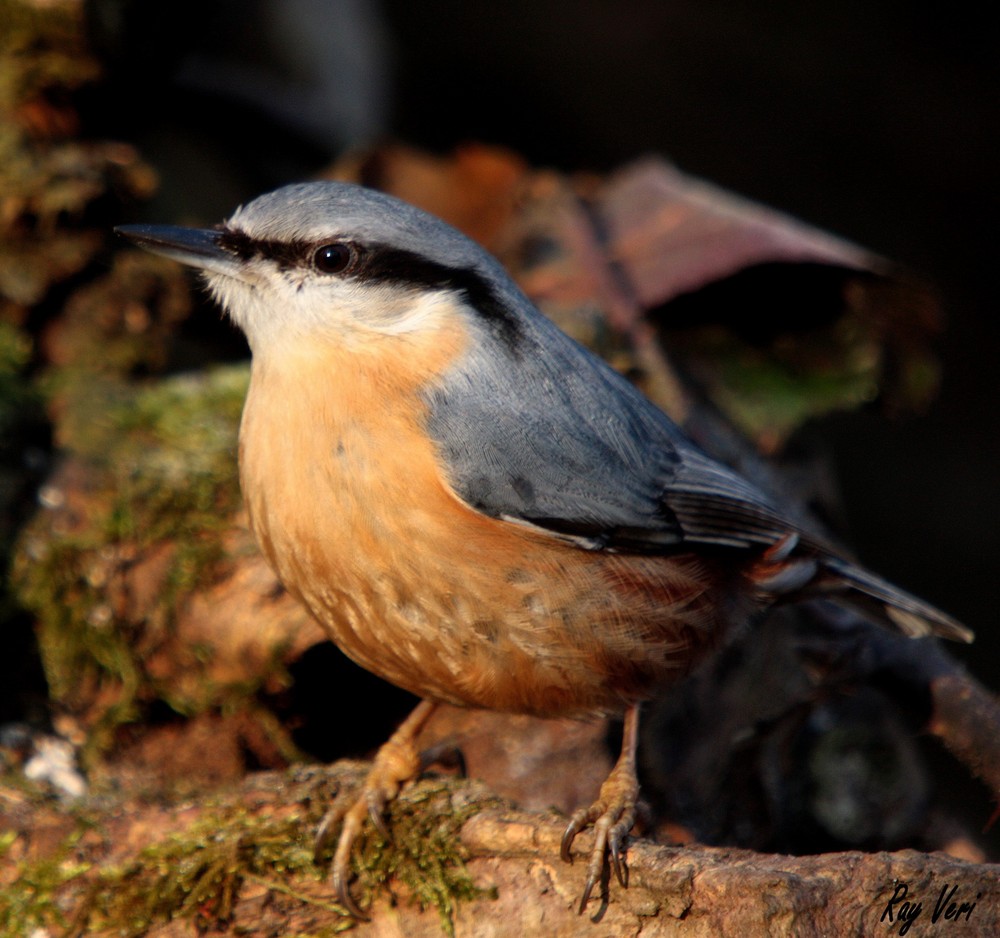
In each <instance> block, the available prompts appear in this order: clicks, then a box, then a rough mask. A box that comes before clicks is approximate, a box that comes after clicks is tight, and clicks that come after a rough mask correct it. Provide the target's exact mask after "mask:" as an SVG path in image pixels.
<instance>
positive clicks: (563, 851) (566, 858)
mask: <svg viewBox="0 0 1000 938" xmlns="http://www.w3.org/2000/svg"><path fill="white" fill-rule="evenodd" d="M589 823H590V811H589V810H588V809H586V808H581V809H580V810H579V811H577V812H576V813H575V814H574V815H573V817H572V818H570V822H569V824H567V825H566V831H565V833H564V834H563V836H562V843H561V844H560V845H559V856H560V857H561V858H562V861H563V863H572V862H573V854H572V853H571V852H570V851H571V850H572V847H573V841H574V840H576V835H577V834H579V833H580V831H582V830H583V829H584V828H585V827H586V826H587V825H588V824H589Z"/></svg>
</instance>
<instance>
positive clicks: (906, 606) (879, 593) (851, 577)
mask: <svg viewBox="0 0 1000 938" xmlns="http://www.w3.org/2000/svg"><path fill="white" fill-rule="evenodd" d="M822 564H823V567H824V569H825V570H827V571H829V573H831V574H833V575H834V577H835V578H836V580H837V581H839V582H838V586H839V587H840V588H841V589H843V587H844V586H846V587H847V588H848V593H847V594H846V595H844V599H846V600H848V601H851V599H852V598H854V599H855V600H861V601H860V602H858V605H860V606H863V607H866V608H867V607H869V606H870V603H865V602H864V600H865V599H868V600H875V601H876V606H877V611H878V612H880V613H881V616H880V617H881V618H883V619H885V620H886V621H887V622H888V624H890V625H893V626H895V627H896V628H897V629H899V630H900V631H901V632H902V633H903V634H904V635H908V636H910V637H911V638H923V637H925V636H927V635H938V636H940V637H941V638H947V639H951V640H952V641H957V642H971V641H972V640H973V638H974V637H975V636H974V633H973V632H972V630H971V629H968V628H966V627H965V626H964V625H962V623H961V622H958V621H957V620H955V619H953V618H952V617H951V616H949V615H947V614H946V613H944V612H942V611H941V610H940V609H935V608H934V606H932V605H931V604H930V603H926V602H924V601H923V600H922V599H917V597H916V596H913V595H912V594H910V593H907V592H906V591H905V590H902V589H900V588H899V587H898V586H893V585H892V583H890V582H888V581H887V580H883V579H882V578H881V577H880V576H877V575H876V574H874V573H872V572H871V571H870V570H865V569H864V568H863V567H858V566H855V565H854V564H853V563H851V562H849V561H847V560H842V559H841V558H839V557H824V558H823V561H822ZM855 593H856V594H857V596H854V597H852V594H855Z"/></svg>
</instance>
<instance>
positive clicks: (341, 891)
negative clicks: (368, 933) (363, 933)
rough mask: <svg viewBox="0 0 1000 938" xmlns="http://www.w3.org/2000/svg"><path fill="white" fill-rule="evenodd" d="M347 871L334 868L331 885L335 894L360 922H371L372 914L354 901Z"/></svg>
mask: <svg viewBox="0 0 1000 938" xmlns="http://www.w3.org/2000/svg"><path fill="white" fill-rule="evenodd" d="M346 874H347V871H346V870H338V869H336V868H335V869H334V870H333V872H332V873H331V874H330V885H331V886H332V887H333V894H334V896H336V898H337V901H338V902H339V903H340V904H341V905H342V906H343V907H344V908H345V909H347V911H348V913H349V914H350V915H351V916H352V917H353V918H356V919H357V920H358V921H360V922H370V921H371V916H369V915H368V914H367V913H365V912H363V911H362V910H361V907H360V906H359V905H358V904H357V903H356V902H355V901H354V897H353V896H352V895H351V890H350V888H349V887H348V882H347V875H346Z"/></svg>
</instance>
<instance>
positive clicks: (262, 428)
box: [116, 181, 973, 918]
mask: <svg viewBox="0 0 1000 938" xmlns="http://www.w3.org/2000/svg"><path fill="white" fill-rule="evenodd" d="M116 230H117V231H118V232H119V233H120V234H121V235H123V236H124V237H126V238H127V239H129V240H130V241H131V242H133V243H134V244H136V245H138V246H140V247H142V248H145V249H147V250H149V251H152V252H154V253H157V254H160V255H164V256H166V257H169V258H173V259H174V260H177V261H179V262H181V263H182V264H186V265H188V266H190V267H193V268H196V269H197V270H198V271H199V272H200V273H201V275H202V277H203V280H204V283H205V284H206V286H207V289H208V291H209V293H210V294H211V296H212V297H213V298H214V299H215V300H216V301H217V303H218V304H219V305H220V306H221V307H222V308H223V309H224V310H225V312H226V313H227V314H228V316H229V317H230V318H231V319H232V321H233V322H234V323H235V324H236V326H238V327H239V328H240V329H241V330H242V331H243V332H244V333H245V335H246V338H247V340H248V343H249V346H250V353H251V367H250V383H249V387H248V391H247V396H246V401H245V404H244V409H243V414H242V418H241V422H240V433H239V454H238V458H239V466H240V483H241V488H242V493H243V498H244V502H245V504H246V506H247V509H248V512H249V518H250V525H251V528H252V530H253V533H254V535H255V538H256V540H257V543H258V544H259V546H260V548H261V550H262V552H263V553H264V555H265V557H266V558H267V560H268V561H269V563H270V564H271V566H272V567H273V568H274V570H275V572H276V574H277V576H278V577H279V579H280V581H281V582H282V584H283V585H284V586H285V588H286V589H287V590H288V591H289V592H290V593H291V594H292V595H294V596H295V597H297V598H298V600H300V601H301V602H302V603H303V604H304V605H305V606H306V607H307V609H308V610H309V612H310V613H311V614H312V615H313V616H314V617H315V618H316V619H317V620H318V621H319V623H320V624H321V625H322V626H323V627H324V629H325V630H326V632H327V633H328V634H329V636H330V637H331V638H332V640H333V641H334V642H335V643H336V644H337V645H338V646H339V647H340V649H341V650H342V651H343V652H344V653H345V654H346V655H347V656H348V657H350V658H351V659H353V660H354V661H355V662H357V663H358V664H359V665H361V666H362V667H364V668H367V669H368V670H369V671H372V672H374V673H375V674H377V675H379V676H380V677H382V678H384V679H385V680H387V681H389V682H391V683H393V684H395V685H397V686H399V687H401V688H404V689H405V690H408V691H410V692H412V693H413V694H415V695H417V696H418V697H420V698H421V702H420V703H419V704H418V705H417V707H416V709H415V710H414V711H413V712H412V713H411V715H410V716H409V717H408V718H407V719H405V720H404V721H403V723H402V724H401V725H400V726H399V727H398V729H397V730H396V731H395V732H394V733H393V734H392V736H391V737H390V738H389V740H388V741H387V742H386V743H385V744H384V745H383V746H382V747H381V748H380V749H379V750H378V752H377V753H376V755H375V757H374V760H373V762H372V764H371V768H370V769H369V771H368V773H367V776H366V778H365V781H364V783H363V785H362V787H361V790H360V792H359V793H358V795H357V797H356V798H355V800H353V801H352V802H350V803H348V804H345V806H343V807H335V808H333V809H331V810H330V811H329V812H328V813H327V816H326V818H325V819H324V821H323V822H322V824H321V825H320V829H319V832H318V835H317V843H318V844H326V843H328V842H332V840H333V837H334V832H335V831H336V830H337V829H339V830H340V833H339V837H338V838H337V845H336V849H335V851H334V855H333V859H332V862H331V872H330V881H331V885H332V888H333V891H334V892H335V894H336V896H337V897H338V899H339V901H340V902H341V903H342V904H343V905H344V906H345V907H346V908H347V909H348V911H349V912H351V914H352V915H354V916H356V917H357V918H364V917H365V913H364V912H363V910H361V909H360V908H359V907H358V905H357V903H356V902H355V901H354V899H353V897H352V896H351V893H350V856H351V849H352V846H353V845H354V843H355V841H356V840H357V837H358V835H359V833H360V831H361V829H362V826H363V823H364V820H365V818H366V816H367V817H370V818H371V820H372V822H373V823H374V824H375V825H376V826H378V827H379V828H380V829H381V830H382V831H383V832H384V833H385V834H386V835H388V831H387V830H386V825H385V821H384V813H385V810H386V808H387V806H388V804H389V803H390V802H391V800H392V799H393V798H395V797H396V796H397V795H398V793H399V791H400V788H401V787H402V786H403V785H404V784H406V783H407V782H409V781H410V780H412V779H414V778H415V777H417V776H418V775H419V774H420V772H421V771H422V770H423V769H424V768H426V766H427V760H426V754H422V753H421V752H420V751H418V748H417V741H416V740H417V735H418V734H419V733H420V731H421V729H422V728H423V727H424V726H425V724H426V723H427V721H428V720H429V718H430V716H431V714H432V713H433V711H434V709H435V707H437V706H438V705H439V704H441V703H449V704H456V705H459V706H464V707H471V708H482V709H488V710H497V711H508V712H512V713H521V714H533V715H536V716H540V717H570V718H576V719H591V718H596V717H600V716H606V715H612V716H620V717H623V720H624V724H623V727H624V728H623V734H622V735H623V739H622V748H621V752H620V755H619V756H618V759H617V761H616V762H615V764H614V767H613V768H612V770H611V773H610V774H609V776H608V777H607V779H606V781H605V782H604V783H603V784H602V786H601V787H600V791H599V793H598V796H597V798H596V799H595V800H594V802H593V804H591V805H589V806H584V807H582V808H580V809H579V810H577V811H576V812H575V813H573V814H572V816H571V818H570V820H569V822H568V825H567V827H566V831H565V835H564V836H563V839H562V844H561V849H560V852H561V856H562V858H563V859H564V860H567V861H569V862H572V859H573V845H574V841H575V839H576V837H577V835H578V834H579V833H580V832H581V831H583V830H584V829H586V828H589V827H593V829H594V835H595V836H594V846H593V849H592V850H591V851H590V853H589V857H588V859H587V867H586V879H585V885H584V888H583V891H582V895H581V898H580V902H579V906H578V911H579V912H580V913H583V911H584V910H585V908H586V906H587V904H588V902H589V901H590V899H591V896H592V893H593V890H594V887H595V886H596V884H597V883H598V882H600V881H601V879H602V877H603V875H604V873H605V871H608V870H609V869H610V870H613V871H614V873H615V876H616V878H617V880H618V881H619V883H621V885H622V887H623V888H624V887H625V885H626V876H625V872H624V866H625V863H624V852H625V847H626V843H627V839H628V836H629V834H630V832H631V829H632V827H633V826H634V823H635V820H636V816H637V805H638V804H639V783H638V780H637V774H636V745H637V738H638V727H639V719H640V708H641V706H642V704H643V702H644V701H646V700H648V699H649V698H650V697H651V696H652V695H653V694H654V693H656V692H657V691H660V690H661V689H662V688H663V687H664V686H666V685H669V684H670V683H671V682H673V681H676V680H677V679H678V678H680V677H681V676H683V675H684V674H685V673H687V672H688V671H689V670H690V669H691V667H692V666H693V665H694V664H695V663H696V662H697V661H699V660H700V659H702V658H704V657H705V656H706V655H707V654H709V653H710V651H711V650H712V649H713V648H715V647H718V646H719V644H720V643H721V642H723V641H724V640H725V639H726V637H727V636H731V635H733V634H735V633H736V632H738V631H740V630H745V629H750V628H752V627H753V623H754V622H755V621H756V620H757V619H758V617H759V616H760V615H761V614H762V613H764V612H765V611H766V610H767V609H768V608H769V607H770V606H772V605H774V604H776V603H779V602H789V601H797V600H806V599H809V598H812V597H825V598H827V599H832V600H835V601H839V602H841V603H844V604H847V605H850V606H855V607H857V608H858V609H860V610H862V611H863V612H864V613H865V614H866V615H867V616H869V617H870V618H872V619H875V620H876V621H879V622H881V623H882V624H884V625H886V626H889V627H893V628H895V629H897V630H899V631H901V632H903V633H905V634H907V635H910V636H926V635H938V636H942V637H945V638H948V639H953V640H958V641H971V640H972V637H973V636H972V633H971V632H970V631H969V630H968V629H967V628H966V627H965V626H963V625H962V624H960V623H959V622H957V621H956V620H955V619H953V618H951V617H950V616H949V615H947V614H945V613H944V612H941V611H939V610H938V609H936V608H934V607H933V606H931V605H930V604H928V603H926V602H924V601H922V600H920V599H918V598H916V597H915V596H913V595H911V594H909V593H908V592H905V591H904V590H902V589H900V588H899V587H896V586H894V585H892V584H891V583H889V582H888V581H886V580H885V579H883V578H881V577H880V576H878V575H877V574H875V573H873V572H871V571H869V570H867V569H865V568H864V567H861V566H859V565H858V564H857V563H856V562H855V561H854V560H852V559H851V558H850V557H849V556H847V555H846V554H845V553H844V552H843V551H842V550H841V549H840V548H839V547H837V546H835V545H833V544H831V543H830V542H829V541H828V540H827V539H826V537H825V536H823V535H821V534H817V533H816V532H815V531H814V530H811V528H810V526H807V525H805V524H803V522H802V521H801V519H800V518H799V517H798V516H797V515H796V513H794V512H792V511H790V510H789V509H788V508H787V507H783V506H782V505H781V504H780V503H779V502H780V500H779V499H776V497H775V496H773V495H772V494H770V493H768V492H765V491H763V490H762V489H761V488H760V487H758V485H756V484H755V483H753V482H751V481H749V480H748V479H747V478H745V477H743V476H742V475H740V474H739V473H738V472H736V471H735V470H733V469H732V468H730V467H728V466H726V465H724V464H723V463H721V462H720V461H718V460H716V459H714V458H712V457H711V456H709V455H708V454H707V453H705V452H704V451H703V450H702V449H700V448H699V447H698V446H697V445H696V444H695V443H694V442H692V441H691V440H690V439H689V438H688V436H686V435H685V434H684V433H683V432H682V430H681V429H680V428H679V427H678V426H677V425H676V424H675V423H674V422H672V421H671V419H670V418H669V417H668V416H667V415H666V414H665V413H664V412H663V411H661V410H660V409H659V408H657V407H656V406H655V405H654V404H652V403H651V402H650V401H649V399H648V398H646V397H645V396H644V395H643V394H642V393H641V391H639V390H638V389H637V388H636V387H635V386H634V385H633V384H632V383H630V382H629V381H628V380H626V378H624V377H623V376H622V375H620V374H619V373H618V372H617V371H615V370H614V369H613V368H611V367H610V366H609V365H608V364H606V363H605V362H604V361H603V360H601V359H600V358H599V357H597V356H596V355H594V354H593V353H592V352H590V351H589V350H587V349H586V348H584V347H583V346H581V345H580V344H578V343H577V342H576V341H574V340H573V339H571V338H570V337H569V336H567V335H566V334H565V333H564V332H562V331H561V330H560V329H559V328H558V327H557V326H556V325H555V324H554V323H553V322H552V321H551V320H550V319H548V318H547V317H546V316H545V315H544V314H543V313H542V312H540V311H539V310H538V309H537V308H536V306H535V305H534V304H533V303H532V302H531V301H530V300H529V299H528V298H527V297H526V296H525V294H524V293H523V292H522V291H521V290H520V289H519V288H518V287H517V286H516V285H515V283H514V282H513V280H512V279H511V278H510V276H509V275H508V274H507V272H506V271H505V270H504V268H503V267H502V265H501V264H500V263H499V261H498V260H497V259H496V258H495V257H493V256H492V255H491V254H490V253H489V252H488V251H486V250H485V249H484V248H483V247H481V246H480V245H478V244H477V243H475V242H473V241H472V240H471V239H469V238H467V237H466V236H465V235H463V234H461V233H460V232H459V231H457V230H456V229H454V228H453V227H451V226H450V225H448V224H446V223H445V222H444V221H442V220H440V219H438V218H437V217H435V216H433V215H431V214H429V213H426V212H424V211H422V210H421V209H418V208H416V207H414V206H412V205H410V204H408V203H406V202H404V201H402V200H399V199H397V198H394V197H392V196H390V195H387V194H384V193H381V192H378V191H376V190H373V189H369V188H366V187H363V186H359V185H354V184H351V183H342V182H333V181H318V182H306V183H297V184H292V185H288V186H284V187H282V188H279V189H277V190H275V191H272V192H269V193H267V194H264V195H261V196H259V197H257V198H255V199H253V200H252V201H250V202H248V203H247V204H245V205H243V206H240V207H239V208H237V209H236V211H235V212H234V213H233V214H232V215H231V216H230V217H229V218H228V220H226V221H225V222H224V223H222V224H221V225H219V226H217V227H214V228H205V229H195V228H183V227H177V226H172V225H148V224H138V225H125V226H120V227H119V228H118V229H116Z"/></svg>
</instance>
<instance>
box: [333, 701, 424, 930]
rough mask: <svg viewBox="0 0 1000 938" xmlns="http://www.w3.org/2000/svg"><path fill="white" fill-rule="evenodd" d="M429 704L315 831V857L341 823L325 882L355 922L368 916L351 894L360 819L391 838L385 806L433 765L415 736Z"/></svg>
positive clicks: (399, 732) (420, 708)
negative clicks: (352, 794) (352, 795)
mask: <svg viewBox="0 0 1000 938" xmlns="http://www.w3.org/2000/svg"><path fill="white" fill-rule="evenodd" d="M434 706H435V705H434V704H433V703H431V702H430V701H426V700H425V701H423V702H421V703H420V704H419V705H418V706H417V708H416V709H415V710H414V711H413V713H411V714H410V716H409V717H407V719H406V720H405V721H404V722H403V723H402V725H401V726H400V727H399V729H397V730H396V732H395V733H393V735H392V736H391V737H389V739H388V741H387V742H386V743H385V744H384V745H383V746H382V748H381V749H379V751H378V752H377V753H376V755H375V759H374V761H373V763H372V767H371V769H370V770H369V772H368V775H367V776H366V777H365V781H364V784H363V785H362V786H361V791H360V792H359V793H358V796H357V797H356V798H355V800H354V802H353V803H351V802H346V801H345V802H343V803H338V804H335V805H334V806H333V807H331V808H330V810H329V811H327V813H326V815H325V817H324V818H323V820H322V821H321V822H320V825H319V828H318V829H317V831H316V841H315V848H314V849H315V854H316V856H317V857H319V856H320V855H321V854H322V852H323V850H324V849H325V848H326V846H327V845H328V844H329V843H330V842H331V841H332V839H333V832H334V831H335V830H336V828H337V825H338V824H339V823H340V822H341V821H343V827H342V828H341V830H340V838H339V839H338V841H337V849H336V850H335V851H334V854H333V862H332V864H331V866H330V884H331V886H332V887H333V891H334V894H335V895H336V897H337V901H338V902H340V904H341V905H343V906H344V908H345V909H347V911H348V912H350V913H351V915H352V916H354V917H355V918H357V919H361V920H367V918H368V916H367V915H365V913H364V912H362V911H361V909H360V908H359V907H358V905H357V903H356V902H355V901H354V899H353V897H352V896H351V893H350V889H349V883H350V862H351V848H352V847H353V846H354V842H355V841H356V840H357V839H358V835H359V834H360V833H361V826H362V824H363V823H364V820H365V815H367V816H368V817H369V818H371V821H372V824H374V825H375V827H376V829H377V830H378V831H379V833H380V834H381V835H382V836H383V837H384V838H385V839H386V840H387V841H388V840H391V835H390V833H389V828H388V826H387V825H386V823H385V810H386V807H387V806H388V805H389V803H390V802H391V801H392V800H393V799H394V798H395V797H396V796H397V795H398V794H399V790H400V788H401V787H402V786H403V784H404V783H405V782H408V781H410V779H413V778H416V777H417V776H418V775H419V774H420V773H421V771H423V769H424V768H425V767H426V766H427V765H428V764H430V762H433V761H434V758H433V753H435V752H436V750H432V751H431V755H430V756H428V758H426V759H425V757H424V755H422V754H421V753H420V752H418V750H417V748H416V737H417V734H418V733H419V732H420V730H421V729H422V728H423V726H424V724H425V723H426V722H427V720H428V719H429V717H430V715H431V713H432V712H433V711H434ZM338 801H339V799H338Z"/></svg>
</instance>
